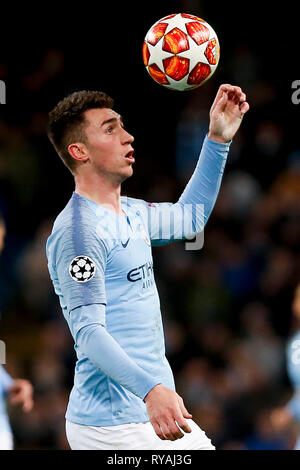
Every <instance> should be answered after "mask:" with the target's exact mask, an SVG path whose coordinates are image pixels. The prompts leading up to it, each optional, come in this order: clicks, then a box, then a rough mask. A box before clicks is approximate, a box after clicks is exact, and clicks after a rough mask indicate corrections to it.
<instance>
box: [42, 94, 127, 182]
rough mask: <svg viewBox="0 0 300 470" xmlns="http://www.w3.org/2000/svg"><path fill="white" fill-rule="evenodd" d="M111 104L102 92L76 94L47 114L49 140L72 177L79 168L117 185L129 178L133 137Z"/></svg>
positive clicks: (65, 99) (111, 101)
mask: <svg viewBox="0 0 300 470" xmlns="http://www.w3.org/2000/svg"><path fill="white" fill-rule="evenodd" d="M113 104H114V102H113V100H112V98H110V97H109V96H108V95H106V94H105V93H103V92H100V91H79V92H75V93H73V94H72V95H70V96H67V97H66V98H64V99H63V100H62V101H60V102H59V103H58V104H57V105H56V106H55V108H54V109H53V110H52V111H51V112H50V113H49V127H48V136H49V139H50V141H51V142H52V144H53V145H54V147H55V149H56V151H57V153H58V154H59V156H60V157H61V159H62V160H63V162H64V163H65V165H66V166H67V167H68V168H69V170H70V171H71V172H72V173H73V175H74V176H75V175H76V174H78V173H79V172H80V171H81V168H83V167H84V168H85V170H86V169H88V171H92V172H93V173H95V172H101V173H102V174H106V175H107V176H108V177H110V178H117V180H120V182H121V181H123V180H124V179H126V178H127V177H128V176H131V174H132V168H131V166H132V163H133V162H134V159H133V158H132V157H131V158H128V154H130V153H131V154H132V153H133V149H132V147H131V143H132V142H133V137H132V136H131V135H130V134H128V133H127V132H126V131H125V129H124V127H123V123H122V119H121V116H120V115H119V114H117V113H116V112H115V111H114V110H113V109H112V107H113ZM126 156H127V158H126Z"/></svg>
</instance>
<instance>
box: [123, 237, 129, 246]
mask: <svg viewBox="0 0 300 470" xmlns="http://www.w3.org/2000/svg"><path fill="white" fill-rule="evenodd" d="M129 240H130V238H128V240H127V242H126V243H123V242H122V241H121V244H122V247H123V248H126V246H127V245H128V242H129Z"/></svg>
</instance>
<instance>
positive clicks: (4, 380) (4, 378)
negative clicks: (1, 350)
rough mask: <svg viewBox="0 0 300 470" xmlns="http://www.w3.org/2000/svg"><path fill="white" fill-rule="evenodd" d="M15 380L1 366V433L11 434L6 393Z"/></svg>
mask: <svg viewBox="0 0 300 470" xmlns="http://www.w3.org/2000/svg"><path fill="white" fill-rule="evenodd" d="M12 383H13V379H12V378H11V376H10V375H9V374H8V373H7V372H6V370H5V369H4V367H3V366H2V365H1V364H0V433H1V432H11V428H10V424H9V419H8V416H7V412H6V402H5V399H6V393H7V389H8V388H9V387H10V386H11V385H12Z"/></svg>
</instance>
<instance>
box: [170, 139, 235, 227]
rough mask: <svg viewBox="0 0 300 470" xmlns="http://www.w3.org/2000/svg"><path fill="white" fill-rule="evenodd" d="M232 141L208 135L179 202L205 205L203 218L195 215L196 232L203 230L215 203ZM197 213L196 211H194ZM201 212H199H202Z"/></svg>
mask: <svg viewBox="0 0 300 470" xmlns="http://www.w3.org/2000/svg"><path fill="white" fill-rule="evenodd" d="M229 147H230V143H217V142H213V141H211V140H209V139H208V137H206V138H205V139H204V142H203V146H202V150H201V153H200V156H199V160H198V163H197V166H196V169H195V171H194V173H193V175H192V177H191V179H190V181H189V182H188V184H187V186H186V188H185V190H184V191H183V193H182V195H181V196H180V198H179V200H178V202H179V203H180V204H183V205H186V204H188V205H195V206H196V205H203V220H202V221H201V220H198V219H197V218H196V217H195V220H194V221H193V225H194V229H195V232H199V231H201V228H202V230H203V228H204V225H205V224H206V222H207V220H208V218H209V216H210V214H211V212H212V209H213V207H214V205H215V202H216V199H217V196H218V193H219V189H220V186H221V182H222V178H223V173H224V168H225V164H226V159H227V155H228V151H229ZM194 213H195V214H197V212H196V211H194ZM200 213H201V212H199V214H200Z"/></svg>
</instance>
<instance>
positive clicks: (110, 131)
mask: <svg viewBox="0 0 300 470" xmlns="http://www.w3.org/2000/svg"><path fill="white" fill-rule="evenodd" d="M112 131H113V127H112V126H109V127H108V128H107V129H106V132H107V134H111V133H112Z"/></svg>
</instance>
